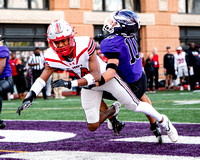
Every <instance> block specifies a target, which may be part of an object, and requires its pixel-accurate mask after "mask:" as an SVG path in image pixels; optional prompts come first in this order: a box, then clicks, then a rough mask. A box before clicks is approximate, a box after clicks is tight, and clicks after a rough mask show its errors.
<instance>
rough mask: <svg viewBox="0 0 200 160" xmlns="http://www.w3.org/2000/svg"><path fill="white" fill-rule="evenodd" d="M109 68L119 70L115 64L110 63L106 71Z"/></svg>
mask: <svg viewBox="0 0 200 160" xmlns="http://www.w3.org/2000/svg"><path fill="white" fill-rule="evenodd" d="M108 68H112V69H114V70H115V71H116V70H117V65H116V64H115V63H108V64H107V66H106V70H107V69H108Z"/></svg>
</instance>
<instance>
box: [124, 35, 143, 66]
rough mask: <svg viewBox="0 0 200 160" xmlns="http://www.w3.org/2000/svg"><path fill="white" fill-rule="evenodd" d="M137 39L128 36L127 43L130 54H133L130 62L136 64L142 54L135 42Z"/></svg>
mask: <svg viewBox="0 0 200 160" xmlns="http://www.w3.org/2000/svg"><path fill="white" fill-rule="evenodd" d="M133 41H135V40H134V39H133V38H126V39H125V43H126V45H127V46H128V50H129V54H130V55H131V60H130V63H131V64H134V63H135V62H136V59H139V58H140V54H139V53H138V48H137V45H136V44H135V43H136V42H135V43H134V42H133ZM134 53H135V55H134Z"/></svg>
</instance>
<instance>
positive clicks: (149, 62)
mask: <svg viewBox="0 0 200 160" xmlns="http://www.w3.org/2000/svg"><path fill="white" fill-rule="evenodd" d="M144 70H145V73H146V75H147V85H148V88H149V90H150V92H152V91H153V75H154V71H155V68H154V60H153V53H150V54H149V56H148V57H147V59H146V64H145V66H144Z"/></svg>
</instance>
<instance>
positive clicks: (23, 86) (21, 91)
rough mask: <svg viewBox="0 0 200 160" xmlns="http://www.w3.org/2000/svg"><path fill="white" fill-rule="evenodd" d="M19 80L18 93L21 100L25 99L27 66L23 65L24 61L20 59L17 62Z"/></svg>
mask: <svg viewBox="0 0 200 160" xmlns="http://www.w3.org/2000/svg"><path fill="white" fill-rule="evenodd" d="M16 68H17V80H18V82H19V83H18V85H17V92H18V97H19V99H24V98H25V97H24V92H25V91H26V81H25V76H24V72H25V71H26V68H25V66H24V65H23V64H22V60H21V59H18V60H17V65H16Z"/></svg>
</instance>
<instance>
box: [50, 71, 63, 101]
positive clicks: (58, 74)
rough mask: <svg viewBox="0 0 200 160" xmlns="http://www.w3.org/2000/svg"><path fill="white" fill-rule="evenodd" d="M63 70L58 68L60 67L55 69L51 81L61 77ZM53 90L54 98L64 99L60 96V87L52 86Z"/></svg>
mask: <svg viewBox="0 0 200 160" xmlns="http://www.w3.org/2000/svg"><path fill="white" fill-rule="evenodd" d="M63 72H64V71H63V70H60V69H56V70H55V71H54V72H53V77H52V78H53V81H55V80H58V79H63ZM53 91H54V96H55V99H64V98H65V97H64V96H62V87H57V88H54V89H53Z"/></svg>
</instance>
